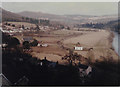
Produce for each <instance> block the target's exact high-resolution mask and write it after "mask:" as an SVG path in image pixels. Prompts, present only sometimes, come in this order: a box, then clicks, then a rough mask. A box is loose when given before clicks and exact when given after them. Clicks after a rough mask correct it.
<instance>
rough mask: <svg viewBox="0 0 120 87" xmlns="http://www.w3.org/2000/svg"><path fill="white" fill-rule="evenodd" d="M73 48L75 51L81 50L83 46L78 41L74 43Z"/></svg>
mask: <svg viewBox="0 0 120 87" xmlns="http://www.w3.org/2000/svg"><path fill="white" fill-rule="evenodd" d="M74 50H76V51H82V50H83V47H82V46H81V45H80V43H79V42H78V43H77V44H76V46H75V47H74Z"/></svg>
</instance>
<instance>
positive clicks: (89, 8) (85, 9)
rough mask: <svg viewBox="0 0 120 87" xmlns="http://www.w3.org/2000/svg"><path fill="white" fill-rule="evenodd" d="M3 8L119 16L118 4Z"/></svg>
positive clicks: (10, 5) (13, 5)
mask: <svg viewBox="0 0 120 87" xmlns="http://www.w3.org/2000/svg"><path fill="white" fill-rule="evenodd" d="M2 7H3V8H4V9H6V10H9V11H12V12H22V11H35V12H44V13H51V14H58V15H64V14H77V15H112V14H118V3H117V2H3V3H2Z"/></svg>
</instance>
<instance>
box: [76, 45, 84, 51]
mask: <svg viewBox="0 0 120 87" xmlns="http://www.w3.org/2000/svg"><path fill="white" fill-rule="evenodd" d="M74 49H75V50H83V47H77V46H75V47H74Z"/></svg>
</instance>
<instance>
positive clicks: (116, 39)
mask: <svg viewBox="0 0 120 87" xmlns="http://www.w3.org/2000/svg"><path fill="white" fill-rule="evenodd" d="M114 35H115V36H114V38H113V47H114V49H115V51H116V52H117V53H118V55H119V56H120V47H119V43H120V34H118V33H117V32H114Z"/></svg>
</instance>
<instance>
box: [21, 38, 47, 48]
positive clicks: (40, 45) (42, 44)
mask: <svg viewBox="0 0 120 87" xmlns="http://www.w3.org/2000/svg"><path fill="white" fill-rule="evenodd" d="M22 41H28V42H33V41H34V38H33V37H24V38H23V39H22ZM37 46H38V47H48V44H46V43H43V42H42V41H38V45H37Z"/></svg>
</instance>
